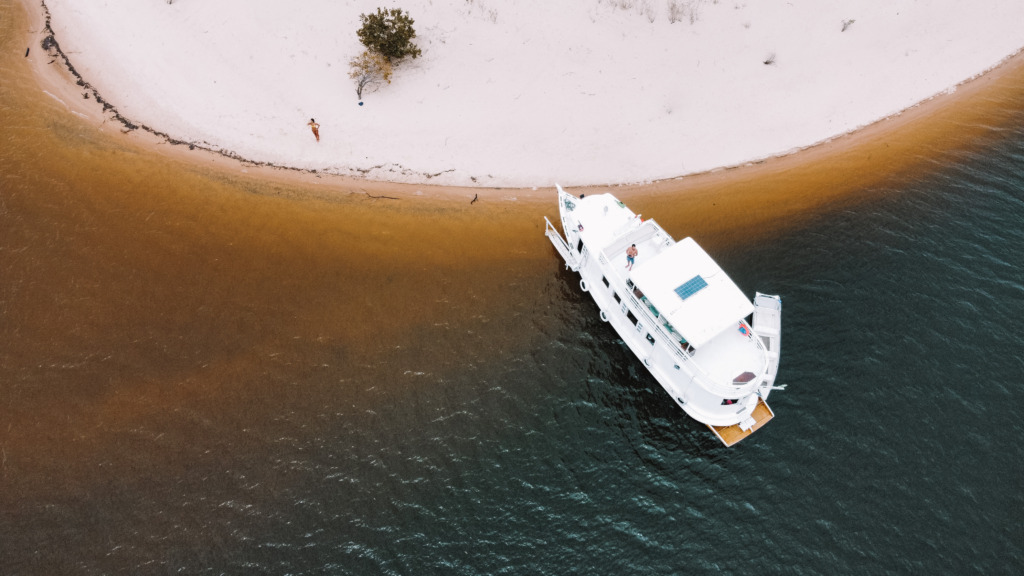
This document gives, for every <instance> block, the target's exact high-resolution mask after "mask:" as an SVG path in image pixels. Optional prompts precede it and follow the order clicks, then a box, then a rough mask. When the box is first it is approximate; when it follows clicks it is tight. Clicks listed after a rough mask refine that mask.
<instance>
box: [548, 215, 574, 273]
mask: <svg viewBox="0 0 1024 576" xmlns="http://www.w3.org/2000/svg"><path fill="white" fill-rule="evenodd" d="M544 222H546V223H547V224H546V226H545V228H544V235H545V236H547V237H548V239H550V240H551V243H552V244H554V246H555V250H557V251H558V253H559V254H560V255H561V256H562V260H565V267H566V268H569V269H571V270H572V271H573V272H577V271H578V270H579V269H580V263H579V261H578V260H577V259H576V257H575V256H573V254H572V251H571V250H569V245H568V244H566V243H565V239H563V238H562V235H561V234H559V233H558V229H557V228H555V226H554V225H553V224H552V223H551V221H550V220H548V217H547V216H545V217H544Z"/></svg>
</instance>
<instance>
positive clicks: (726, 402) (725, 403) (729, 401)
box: [722, 398, 740, 406]
mask: <svg viewBox="0 0 1024 576" xmlns="http://www.w3.org/2000/svg"><path fill="white" fill-rule="evenodd" d="M739 401H740V399H739V398H726V399H725V400H722V406H728V405H730V404H735V403H737V402H739Z"/></svg>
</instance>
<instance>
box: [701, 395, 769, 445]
mask: <svg viewBox="0 0 1024 576" xmlns="http://www.w3.org/2000/svg"><path fill="white" fill-rule="evenodd" d="M774 417H775V413H774V412H772V409H771V408H769V407H768V404H766V403H765V401H764V399H762V398H758V399H757V406H755V407H754V413H753V414H751V416H750V420H748V421H747V422H746V423H747V424H749V425H750V427H749V428H747V429H746V430H744V429H743V426H744V423H743V422H741V423H739V424H733V425H732V426H711V425H710V424H709V425H708V428H711V431H712V432H714V433H715V436H718V439H719V440H721V441H722V443H723V444H725V445H726V447H728V446H732V445H733V444H735V443H737V442H739V441H740V440H743V439H744V438H746V437H747V436H750V435H751V434H753V433H754V432H756V431H757V430H758V429H759V428H760V427H762V426H764V425H765V424H767V423H768V421H769V420H771V419H772V418H774ZM751 420H752V422H751Z"/></svg>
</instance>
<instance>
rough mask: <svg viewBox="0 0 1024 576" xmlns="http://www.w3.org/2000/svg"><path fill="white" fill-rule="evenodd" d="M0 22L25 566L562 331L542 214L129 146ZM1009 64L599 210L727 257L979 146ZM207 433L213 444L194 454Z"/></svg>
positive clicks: (0, 322)
mask: <svg viewBox="0 0 1024 576" xmlns="http://www.w3.org/2000/svg"><path fill="white" fill-rule="evenodd" d="M0 25H2V30H0V38H2V56H0V79H2V80H0V126H2V132H0V135H2V139H0V140H2V142H0V487H2V490H0V493H2V494H0V510H2V511H3V512H4V513H3V516H4V517H5V518H6V520H0V522H5V524H2V526H3V527H4V530H0V533H3V532H5V531H12V530H20V529H26V530H28V535H27V536H26V537H25V538H26V539H27V540H32V541H34V542H36V544H37V549H38V550H45V549H53V548H59V544H58V543H60V542H63V541H64V540H62V539H64V538H68V537H72V536H69V535H68V531H69V530H71V531H74V536H73V537H72V538H73V539H74V540H75V542H76V543H77V544H78V545H79V546H80V547H82V548H84V547H87V546H91V545H95V546H96V547H97V548H98V549H107V548H108V547H107V546H105V543H104V541H103V536H101V535H98V534H96V535H90V534H91V532H92V530H91V528H95V526H94V525H93V524H92V523H93V522H95V523H96V525H100V524H102V523H104V522H108V521H111V520H112V519H113V518H117V517H119V516H118V514H115V513H113V512H111V510H114V509H120V510H123V509H126V508H132V507H138V508H139V511H138V512H137V513H138V514H139V515H140V516H141V515H144V514H148V513H150V512H152V511H151V510H148V509H147V503H148V502H149V500H148V499H147V498H148V497H145V496H138V494H145V493H146V488H145V486H146V485H147V484H148V483H155V484H158V485H159V484H160V483H159V481H158V480H157V479H158V478H161V477H170V478H178V479H179V484H180V485H185V486H186V488H182V489H183V490H189V489H194V485H195V484H193V483H192V481H193V480H195V479H194V478H192V476H191V474H192V472H190V471H192V470H199V472H196V473H197V474H199V475H201V476H203V478H204V480H202V481H199V480H195V482H197V483H199V484H204V482H207V480H208V481H209V483H212V485H215V486H216V485H221V484H222V485H223V490H224V492H225V493H227V492H229V491H230V490H231V489H236V488H237V486H238V485H239V483H241V484H245V482H244V481H242V480H240V479H239V478H238V476H237V475H233V476H231V477H230V478H224V477H219V476H218V475H217V474H218V472H217V470H218V461H221V460H226V459H229V456H228V453H229V452H233V451H237V450H244V449H250V448H251V449H252V450H253V451H254V452H260V451H267V452H268V453H274V450H273V449H272V448H270V449H268V448H267V447H266V446H267V445H268V444H274V443H276V442H286V441H287V438H289V437H292V436H294V435H295V433H296V432H295V430H297V429H300V428H304V427H307V426H308V427H311V428H312V429H313V431H312V432H310V433H311V434H313V435H315V434H316V429H317V428H318V427H324V426H327V425H326V424H325V423H324V420H323V418H325V416H324V414H327V413H326V412H325V413H322V412H319V411H318V410H319V409H320V408H319V407H320V406H324V405H328V404H331V405H335V404H336V405H338V406H342V405H344V406H352V407H353V408H355V407H358V409H357V410H356V411H357V412H360V413H361V412H365V411H374V410H382V409H384V407H385V406H387V405H389V404H391V403H394V402H396V401H397V400H398V399H400V398H401V397H403V396H406V395H408V394H410V393H422V392H411V391H412V390H417V388H418V387H419V386H421V385H422V384H421V383H422V380H421V379H419V378H420V377H421V376H423V375H431V376H432V380H431V381H432V382H433V385H432V390H431V393H433V394H439V395H442V396H443V395H445V394H453V395H458V394H459V393H461V392H460V391H458V390H453V389H452V387H450V386H446V385H445V382H449V381H451V380H452V379H453V378H454V377H455V375H459V376H460V377H466V378H469V379H470V380H472V379H473V378H474V374H475V373H476V372H475V371H480V374H484V373H485V372H486V371H487V370H488V369H491V368H493V367H495V366H499V365H501V364H502V363H503V362H509V361H510V359H512V358H515V357H517V356H518V355H520V354H522V353H523V352H524V351H530V350H532V349H534V348H536V347H542V346H544V345H545V344H546V343H547V342H550V341H553V340H558V339H559V338H560V337H561V336H562V335H564V334H565V333H567V332H571V331H572V330H575V329H576V328H577V327H576V325H575V324H573V321H572V320H571V319H567V318H565V317H563V316H562V315H561V314H560V313H559V311H558V310H557V308H558V306H559V305H560V303H561V302H563V301H564V299H565V298H567V297H569V296H567V294H570V293H573V291H574V285H573V283H572V282H571V281H569V282H567V281H566V279H565V277H564V276H563V275H561V274H560V268H561V267H560V265H559V263H558V261H557V256H556V254H555V253H554V251H553V250H552V249H551V247H550V245H549V244H548V241H547V240H546V238H545V237H544V236H543V229H544V225H543V216H544V215H549V216H553V215H555V214H557V210H556V208H555V206H554V205H553V202H551V199H552V198H553V194H549V193H547V191H532V190H483V189H481V190H475V191H474V190H451V189H447V190H437V189H431V188H429V187H417V186H397V185H395V186H392V185H387V184H364V183H359V182H351V181H344V180H340V179H326V178H325V179H317V178H316V177H315V176H311V175H304V176H299V177H295V178H291V179H289V178H279V177H278V175H277V174H262V173H260V171H258V170H256V169H252V170H249V172H250V173H248V174H246V173H243V170H244V167H242V166H240V165H237V164H235V163H233V162H229V161H225V160H222V159H221V160H216V161H213V160H211V159H210V157H209V156H203V155H198V154H196V155H192V156H190V155H188V154H187V153H184V152H181V153H179V152H176V153H165V152H164V151H163V150H161V149H160V146H167V145H157V146H156V150H154V149H152V147H150V148H146V147H144V146H140V145H138V144H137V143H136V142H134V141H132V139H131V138H126V137H124V136H122V135H121V134H119V130H118V127H117V126H116V125H115V124H113V123H110V122H107V123H104V124H103V125H102V126H99V127H97V125H96V124H97V123H96V122H95V120H94V119H93V120H86V119H82V118H80V117H79V116H77V115H75V114H71V113H69V112H68V109H67V106H65V104H63V103H62V101H61V99H64V98H67V95H66V94H60V95H56V96H55V97H51V96H50V95H48V94H47V93H46V92H44V88H42V87H41V86H40V84H39V80H38V79H37V78H36V76H35V75H34V74H33V72H32V69H31V67H30V61H31V60H32V59H35V58H43V56H42V53H41V50H40V49H39V48H38V44H32V45H31V47H32V52H31V54H32V56H31V57H30V58H26V57H25V56H24V52H25V48H26V47H27V46H29V42H31V41H32V39H33V38H37V36H34V35H32V34H31V32H32V31H31V30H30V28H31V27H32V25H31V24H30V23H29V21H28V20H27V19H26V16H25V14H24V13H23V12H22V8H21V5H20V4H19V3H17V2H11V1H2V2H0ZM1019 60H1020V59H1019V58H1018V63H1017V64H1015V65H1014V66H1013V67H1009V68H1007V69H1004V70H1001V71H1000V72H999V73H998V74H993V75H991V76H989V77H986V78H984V79H982V80H979V81H977V82H975V83H973V84H971V85H969V86H967V87H964V88H962V89H961V90H960V92H959V94H958V95H957V96H955V97H950V96H944V97H942V101H941V102H936V103H932V104H929V105H927V106H922V107H921V108H920V109H918V110H913V111H909V112H907V113H905V114H904V115H903V118H901V119H898V120H893V121H890V122H891V123H899V124H900V125H901V126H902V127H901V128H900V130H898V131H892V130H888V129H886V126H876V127H873V128H871V129H868V130H866V131H865V132H863V133H860V134H857V135H854V136H850V137H847V138H844V139H840V140H839V141H837V142H834V143H832V144H829V145H826V146H822V147H818V148H816V149H814V150H810V151H807V152H804V153H801V154H799V155H795V156H791V157H787V158H781V159H777V160H773V161H770V162H765V163H762V164H759V165H756V166H751V167H743V168H736V169H731V170H723V171H719V172H715V173H711V174H706V175H700V176H696V177H692V178H686V179H680V180H675V181H668V182H661V183H655V184H653V185H648V186H616V187H610V188H608V189H610V190H613V191H616V192H617V193H618V194H619V195H620V197H622V198H624V199H625V200H627V201H628V202H629V203H630V205H631V207H632V208H633V209H634V210H636V211H638V212H642V213H643V214H644V215H645V216H653V217H656V218H657V219H658V220H659V222H661V223H662V225H663V226H664V227H665V228H666V229H667V230H669V231H670V232H673V233H675V235H676V236H678V237H682V236H686V235H690V236H693V237H695V238H697V239H698V240H699V241H701V243H702V244H703V245H704V246H705V247H706V248H707V249H708V250H709V251H710V252H711V253H712V254H716V253H729V252H730V251H737V250H742V249H743V247H744V246H749V245H752V244H754V243H760V242H766V241H769V240H771V239H772V238H773V237H774V236H775V235H778V234H780V233H781V232H783V231H791V230H793V229H797V228H799V227H800V226H803V225H806V224H807V223H809V222H813V221H814V220H815V219H816V218H819V217H821V215H822V214H827V213H830V212H832V211H835V210H837V209H839V208H841V207H843V206H848V205H850V204H851V203H856V202H865V201H870V200H872V199H874V198H875V197H876V195H877V194H878V193H879V192H878V191H879V190H887V189H891V188H893V187H898V183H899V182H901V181H904V180H906V179H910V178H914V177H915V176H916V175H917V174H919V173H920V172H921V171H926V170H928V169H930V168H932V167H933V166H934V165H935V164H936V163H939V162H941V158H942V156H943V154H944V153H945V152H944V151H945V150H959V151H962V150H964V149H967V148H969V147H971V146H980V145H982V144H983V143H984V140H985V139H986V138H989V137H990V132H989V131H987V130H986V127H987V126H992V125H999V124H1000V123H1001V122H1004V121H1005V118H1007V117H1008V116H1007V114H1008V113H1007V111H1006V110H1005V109H1004V108H1001V107H1000V104H999V103H1000V102H1001V97H1000V94H1001V93H1003V92H1006V91H1018V92H1019V90H1020V86H1022V85H1024V66H1021V65H1020V64H1019ZM53 65H54V66H55V65H57V64H53ZM72 92H73V91H72ZM64 101H65V102H66V100H64ZM94 118H95V117H94ZM923 150H927V152H926V153H925V152H923ZM598 190H601V189H594V190H588V192H593V191H598ZM419 192H422V194H420V193H419ZM474 193H479V195H480V201H478V202H476V203H474V204H470V203H469V198H470V197H471V196H472V194H474ZM372 196H378V198H374V197H372ZM379 196H388V198H383V197H379ZM571 297H572V298H576V296H571ZM467 359H468V360H467ZM547 361H557V357H552V358H549V359H547ZM467 374H468V376H467ZM480 378H481V379H484V377H483V376H481V377H480ZM337 410H340V409H337ZM328 412H329V411H328ZM335 413H336V412H335ZM295 414H302V415H304V416H303V418H305V420H303V421H301V422H300V421H298V420H292V419H289V415H295ZM317 415H319V416H320V417H321V419H320V420H318V419H317V418H318V417H317ZM257 422H259V423H262V424H261V425H262V426H265V427H266V428H265V429H262V431H259V432H252V430H253V427H254V425H255V424H254V423H257ZM224 430H231V431H233V432H232V434H234V435H233V436H232V442H231V443H230V445H228V444H220V443H218V441H217V439H216V438H211V436H216V435H218V434H222V433H224V432H223V431H224ZM393 440H394V439H393ZM247 443H251V444H247ZM192 445H205V446H207V449H206V451H205V452H204V454H208V455H209V458H210V461H206V460H204V458H203V457H202V456H198V457H197V455H196V454H187V452H188V451H187V450H186V449H185V448H184V447H187V446H192ZM247 447H248V448H247ZM254 466H256V465H254ZM250 472H252V471H250ZM239 474H241V473H239ZM243 475H244V474H243ZM261 482H264V483H268V484H274V483H279V485H278V486H275V487H285V486H287V485H288V478H287V474H286V473H284V472H282V473H281V474H280V475H272V476H271V477H269V478H267V477H264V478H263V479H262V480H261ZM204 485H205V484H204ZM161 486H162V485H161ZM188 486H193V488H187V487H188ZM161 489H167V487H166V486H162V488H161ZM206 489H207V490H211V488H209V486H208V485H207V488H206ZM126 493H127V494H135V496H125V494H126ZM61 509H63V510H71V512H55V511H54V510H61ZM164 511H165V512H166V509H165V510H164ZM68 515H71V516H72V517H73V519H72V522H71V524H72V527H71V528H68V527H67V522H66V521H67V519H68ZM85 518H93V519H92V520H87V519H85ZM147 518H148V519H147V522H148V521H154V522H157V523H158V524H159V523H160V522H170V521H169V520H163V521H161V520H152V518H149V517H147ZM178 522H184V523H185V524H189V523H190V522H191V523H195V524H196V525H200V524H202V520H200V519H196V518H192V519H191V520H178ZM26 527H27V528H26ZM167 532H168V533H174V532H175V529H174V528H173V527H171V526H168V527H167ZM33 539H34V540H33ZM196 543H198V542H196ZM154 546H158V545H155V544H154ZM2 549H3V545H2V544H0V551H2ZM9 552H10V551H9ZM19 552H21V554H20V555H18V554H16V556H20V558H22V560H24V558H26V557H27V556H31V554H27V556H26V553H25V552H24V551H19ZM38 553H39V552H37V554H38ZM58 556H59V554H58ZM27 565H28V564H24V565H21V566H22V567H23V568H24V567H25V566H27ZM114 565H116V561H115V563H114ZM49 566H51V567H53V566H56V567H58V568H61V567H63V568H69V569H74V567H76V566H81V565H80V564H76V562H75V560H74V558H71V557H68V558H63V559H62V560H60V561H58V562H56V563H53V564H49ZM91 566H103V563H102V562H97V563H93V564H91Z"/></svg>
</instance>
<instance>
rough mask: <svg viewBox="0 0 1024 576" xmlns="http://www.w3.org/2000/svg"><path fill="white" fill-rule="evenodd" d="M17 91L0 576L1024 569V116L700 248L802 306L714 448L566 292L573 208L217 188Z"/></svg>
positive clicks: (2, 282) (2, 272) (2, 261)
mask: <svg viewBox="0 0 1024 576" xmlns="http://www.w3.org/2000/svg"><path fill="white" fill-rule="evenodd" d="M8 12H9V10H8ZM5 14H6V13H5ZM7 44H8V47H9V45H10V44H14V46H15V47H19V46H20V45H19V44H17V43H13V42H9V43H7ZM23 49H24V48H23V47H20V48H19V50H20V51H23ZM18 56H19V57H20V53H19V54H18ZM0 72H2V73H4V76H5V78H7V80H5V81H4V82H3V84H2V85H0V111H2V113H3V118H2V119H3V132H2V140H3V143H2V148H0V177H2V178H0V573H3V574H165V573H182V574H222V573H224V574H466V575H475V574H686V573H710V572H723V573H739V574H746V573H770V574H848V573H863V574H886V573H889V574H924V573H931V574H935V573H938V574H964V573H981V574H1019V573H1021V572H1022V571H1024V550H1022V548H1024V528H1022V526H1024V496H1022V493H1024V491H1022V488H1024V486H1022V480H1021V479H1022V477H1024V465H1022V462H1024V450H1022V448H1021V441H1020V438H1021V436H1022V434H1024V424H1022V419H1021V409H1022V408H1024V403H1022V402H1021V400H1020V394H1021V393H1024V385H1022V384H1021V375H1022V374H1024V360H1022V357H1024V355H1022V354H1021V345H1020V342H1019V340H1020V339H1019V337H1018V335H1017V334H1018V333H1019V332H1020V330H1019V328H1018V327H1017V323H1018V322H1019V319H1020V317H1021V316H1022V313H1024V273H1022V272H1021V269H1022V265H1024V256H1022V255H1021V248H1022V247H1024V128H1022V127H1024V91H1020V93H1018V94H1017V96H1016V99H1013V100H1008V101H1005V102H1003V103H1001V104H1000V106H1001V107H1002V109H1003V112H1002V113H1001V115H1000V121H999V122H998V124H997V125H992V126H987V127H985V128H984V130H983V136H981V137H980V138H978V139H977V140H975V141H973V142H972V145H971V146H969V147H964V148H963V149H960V150H953V151H948V150H943V151H929V150H921V154H922V155H924V156H925V157H928V158H930V159H931V160H930V162H929V168H927V169H926V170H923V171H920V173H915V174H914V175H913V177H906V176H904V177H899V178H891V179H888V180H886V181H884V183H883V184H879V185H877V186H875V187H874V188H871V189H864V190H861V191H859V192H858V194H857V196H858V197H861V198H863V199H864V200H862V201H859V202H856V201H855V202H845V203H843V204H842V205H841V206H839V205H837V206H835V207H833V208H820V209H816V211H815V212H814V213H808V214H804V215H802V218H801V219H800V220H799V223H798V224H790V225H788V226H785V227H783V226H780V227H779V230H778V231H777V232H774V233H763V234H759V235H758V236H757V239H756V241H750V242H738V243H735V242H729V243H726V242H722V243H718V244H716V243H715V242H711V244H710V245H709V246H707V247H708V249H709V250H710V251H711V252H712V253H713V255H715V256H716V257H717V259H718V260H719V262H720V264H722V266H723V267H724V268H725V269H726V270H727V271H729V273H730V275H731V276H732V278H733V279H734V280H735V281H736V282H737V283H738V284H739V285H740V286H741V287H743V288H744V290H746V291H747V292H750V293H752V292H753V290H755V289H758V290H762V291H766V292H770V293H778V294H781V295H782V296H783V301H784V304H785V310H784V317H783V327H784V340H783V359H782V368H781V371H780V375H779V382H782V383H788V384H789V389H788V390H786V391H784V392H777V393H774V394H773V395H772V398H771V400H772V402H771V404H772V407H773V409H774V410H775V412H776V414H777V417H776V418H775V420H773V421H772V423H771V424H769V425H768V426H767V427H765V428H764V429H763V430H761V431H760V432H758V433H757V434H756V435H754V436H753V437H751V438H749V439H747V440H745V441H744V442H742V443H741V444H739V445H738V446H737V447H735V448H732V449H726V448H723V447H722V446H720V445H719V444H718V443H717V441H715V440H714V439H713V437H712V436H711V434H710V433H709V432H708V431H707V430H706V429H705V428H703V427H702V426H699V425H697V424H696V423H695V422H693V421H691V420H688V419H687V418H686V417H685V415H683V413H682V412H681V411H679V410H678V409H676V408H675V407H674V406H673V404H672V402H671V401H670V400H669V399H667V398H666V397H665V395H664V393H663V392H662V391H661V389H660V388H659V387H658V386H657V384H656V383H655V382H654V381H653V379H651V378H650V377H648V376H647V374H646V373H645V372H644V369H643V367H642V365H641V364H640V363H639V362H638V361H636V359H635V358H633V357H632V356H631V354H630V353H629V352H628V350H627V349H626V347H625V346H624V345H623V344H622V343H621V342H619V341H618V339H617V338H616V336H615V334H614V333H612V332H611V331H610V329H609V328H608V327H607V325H606V324H603V323H602V322H600V320H599V318H598V315H597V311H596V308H595V307H594V305H593V304H592V302H590V301H589V299H588V298H587V297H586V296H585V295H584V294H581V293H580V292H579V290H578V287H577V280H576V278H574V277H573V276H572V275H570V274H569V273H567V272H565V271H564V270H563V269H562V267H561V265H560V264H559V261H558V259H557V256H556V255H555V253H554V251H553V250H552V249H551V248H550V245H548V244H547V241H546V239H544V237H543V235H542V230H543V219H542V217H543V216H544V215H545V214H547V215H552V214H554V213H555V212H556V208H555V206H554V204H553V198H554V194H552V205H551V206H547V205H535V204H529V203H526V204H523V205H516V206H514V207H509V206H510V205H509V204H508V203H505V204H502V203H499V202H491V201H490V200H489V198H488V197H485V199H484V202H482V203H480V204H479V205H477V206H475V207H473V208H472V209H470V208H469V207H468V206H466V207H463V206H462V204H459V205H458V206H456V205H454V204H450V205H449V204H443V203H442V204H437V203H431V202H424V203H422V204H413V205H412V207H410V204H411V203H410V202H407V201H403V202H397V203H392V204H388V203H381V202H374V201H370V200H367V199H366V198H365V196H363V195H359V194H354V193H352V192H351V191H348V192H344V191H343V192H342V193H339V194H337V195H336V196H335V197H333V198H328V199H323V198H320V199H317V198H314V197H309V198H305V197H301V196H293V195H288V194H284V193H283V191H282V189H281V188H280V187H278V186H277V185H272V184H264V183H259V182H254V181H252V180H240V181H238V182H235V181H223V178H222V177H218V176H210V175H208V174H206V173H202V172H200V171H196V170H193V169H191V168H189V167H188V166H183V165H178V164H174V163H169V162H164V161H161V160H158V159H154V158H151V157H149V156H146V155H140V154H139V153H138V152H136V151H133V150H131V149H127V148H120V147H118V146H117V145H116V144H112V143H111V141H110V140H107V139H104V138H103V137H101V136H99V135H97V134H95V133H94V131H92V130H90V129H88V128H86V127H83V126H81V125H79V124H78V123H77V122H76V121H75V119H74V118H71V117H66V116H62V115H61V114H60V108H59V107H56V106H54V105H53V103H52V102H50V101H49V100H47V99H46V98H45V97H44V96H40V95H39V93H38V90H37V89H36V88H35V87H33V86H32V84H31V78H29V77H27V76H26V75H25V74H24V70H23V69H21V68H12V67H11V65H10V64H7V65H5V68H4V70H0ZM37 100H39V102H37ZM972 128H973V129H976V128H977V127H976V126H974V127H972ZM125 166H128V168H125ZM637 200H638V202H643V201H644V199H643V198H642V197H640V198H638V199H637ZM659 201H664V200H659ZM481 214H482V215H483V218H481ZM645 215H648V214H645ZM649 215H650V216H654V217H658V214H649ZM659 220H661V219H660V218H659ZM662 223H663V224H664V225H665V226H666V228H667V229H669V230H670V231H671V232H673V233H675V234H676V235H677V236H682V235H685V234H686V231H687V229H688V228H689V227H690V224H695V223H688V222H687V221H686V217H685V215H683V216H677V217H673V218H670V219H668V220H667V221H663V222H662ZM698 240H700V239H698Z"/></svg>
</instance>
